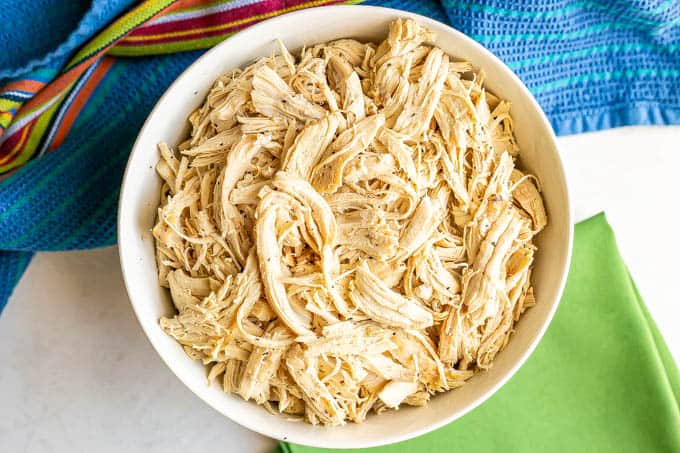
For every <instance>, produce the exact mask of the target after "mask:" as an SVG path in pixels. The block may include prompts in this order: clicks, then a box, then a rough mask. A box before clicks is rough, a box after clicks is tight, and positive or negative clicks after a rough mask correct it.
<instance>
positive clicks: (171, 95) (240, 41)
mask: <svg viewBox="0 0 680 453" xmlns="http://www.w3.org/2000/svg"><path fill="white" fill-rule="evenodd" d="M398 17H414V18H415V19H416V20H417V21H418V22H420V23H421V24H423V25H426V26H427V27H429V28H430V29H432V30H434V31H435V32H436V34H437V41H436V44H437V46H439V47H441V48H442V49H443V50H444V51H445V52H447V53H448V54H449V55H451V56H453V57H454V58H457V59H465V60H468V61H470V62H472V64H473V65H474V66H475V67H476V68H483V69H484V71H485V72H486V74H487V81H486V85H487V87H488V89H489V90H491V91H492V92H494V93H496V94H497V95H499V96H500V97H502V98H504V99H508V100H510V101H511V102H512V116H513V118H514V123H515V133H516V137H517V141H518V142H519V145H520V149H521V154H520V156H521V165H522V167H523V168H525V169H527V170H529V171H530V172H532V173H534V174H535V175H537V176H538V178H539V180H540V181H541V183H542V186H543V195H544V197H545V204H546V208H547V211H548V216H549V224H548V227H547V228H546V229H545V230H544V231H543V232H542V233H541V234H540V235H539V236H538V237H537V244H538V246H539V252H538V254H537V257H536V265H535V271H534V273H533V281H534V287H535V294H536V300H537V304H536V306H535V307H533V308H531V309H530V310H528V311H527V312H526V313H525V314H524V316H523V317H522V319H521V320H520V321H519V323H518V324H517V327H516V333H515V334H514V335H513V337H512V339H511V341H510V342H509V344H508V346H507V347H506V348H505V350H503V351H502V352H501V353H500V354H499V355H498V357H497V358H496V360H495V363H494V365H493V367H492V368H491V369H490V370H489V371H487V372H484V373H480V374H478V375H476V376H475V377H473V378H472V379H471V380H470V381H469V382H468V383H467V384H466V385H464V386H463V387H461V388H459V389H456V390H453V391H450V392H447V393H444V394H440V395H437V396H436V397H434V398H433V399H432V401H431V402H430V403H429V404H428V405H427V406H425V407H421V408H411V407H407V408H402V409H400V410H399V411H391V412H387V413H384V414H382V415H380V416H369V417H368V419H367V420H366V422H364V423H362V424H353V423H350V424H347V425H346V426H342V427H337V428H324V427H314V426H311V425H307V424H305V423H296V422H290V421H286V420H285V419H284V418H283V417H279V416H274V415H270V414H269V413H268V412H266V411H265V410H264V409H263V408H262V407H260V406H257V405H256V404H255V403H253V402H246V401H243V400H242V399H240V398H238V397H235V396H231V395H226V394H224V393H223V392H222V391H221V390H220V388H219V386H210V387H209V386H208V385H207V383H206V369H205V367H204V366H203V365H201V364H200V363H197V362H194V361H192V360H191V359H189V358H188V357H187V356H186V354H185V353H184V351H183V350H182V348H181V347H180V346H179V344H178V343H177V342H176V341H175V340H173V339H172V338H170V337H169V336H167V335H166V334H165V333H163V331H162V330H161V329H160V328H159V326H158V319H159V318H160V317H161V316H168V315H172V314H173V313H174V310H173V306H172V302H171V300H170V297H169V294H168V291H167V290H166V289H163V288H161V287H160V286H159V285H158V277H157V272H156V260H155V255H154V239H153V237H152V235H151V228H152V226H153V224H154V219H155V217H156V209H157V206H158V204H159V189H160V185H161V181H160V178H159V177H158V176H157V175H156V172H155V171H154V167H155V165H156V162H157V161H158V151H157V147H156V145H157V144H158V143H159V142H167V143H169V144H177V143H179V142H180V141H181V140H182V139H183V138H184V137H185V136H186V134H187V133H188V123H187V117H188V115H189V114H190V113H191V112H192V111H193V110H194V109H195V108H196V107H197V106H199V104H201V103H202V102H203V99H204V97H205V95H206V94H207V92H208V90H209V89H210V87H211V85H212V83H213V81H214V80H215V79H217V77H218V76H219V75H221V74H222V73H224V72H226V71H227V70H229V69H232V68H234V67H237V66H242V65H244V64H247V63H249V62H251V61H252V60H253V59H254V58H255V57H260V56H268V55H271V53H272V51H275V50H276V45H275V42H274V39H275V38H281V40H283V42H284V43H285V44H286V45H287V46H288V48H289V49H292V50H296V49H299V48H301V47H302V46H305V45H310V44H315V43H320V42H326V41H330V40H333V39H338V38H345V37H352V38H358V39H361V40H370V41H376V42H377V41H380V40H382V39H383V38H384V37H385V36H386V34H387V26H388V24H389V22H390V21H392V20H393V19H395V18H398ZM572 234H573V227H572V218H571V209H570V205H569V195H568V192H567V184H566V181H565V176H564V170H563V167H562V162H561V161H560V157H559V154H558V152H557V146H556V144H555V136H554V134H553V131H552V128H551V127H550V124H549V123H548V121H547V119H546V117H545V115H544V114H543V112H542V111H541V109H540V107H539V106H538V104H537V103H536V101H535V100H534V98H533V97H532V95H531V94H530V93H529V91H528V90H527V89H526V88H525V86H524V85H523V84H522V82H520V80H519V79H518V78H517V77H516V76H515V75H514V74H513V73H512V71H511V70H510V69H508V68H507V67H506V66H505V65H504V64H503V63H502V62H501V61H500V60H498V58H496V57H495V56H493V55H492V54H491V53H490V52H488V51H487V50H486V49H484V48H483V47H482V46H481V45H479V44H477V43H476V42H474V41H473V40H472V39H470V38H468V37H466V36H465V35H463V34H462V33H460V32H458V31H456V30H454V29H452V28H450V27H448V26H446V25H444V24H441V23H439V22H436V21H434V20H432V19H428V18H426V17H422V16H418V15H414V14H410V13H407V12H403V11H398V10H393V9H386V8H376V7H367V6H330V7H323V8H313V9H307V10H303V11H299V12H295V13H292V14H286V15H284V16H280V17H277V18H275V19H270V20H267V21H265V22H262V23H260V24H257V25H254V26H252V27H250V28H248V29H246V30H244V31H241V32H239V33H238V34H236V35H234V36H233V37H231V38H229V39H227V40H226V41H224V42H223V43H221V44H219V45H218V46H216V47H215V48H213V49H212V50H210V51H209V52H207V53H206V54H205V55H203V56H202V57H201V58H199V59H198V60H197V61H196V62H195V63H194V64H192V65H191V66H190V67H189V68H188V69H187V70H186V71H184V73H183V74H182V75H181V76H179V78H178V79H177V80H176V81H175V82H174V83H173V84H172V86H170V88H169V89H168V90H167V91H166V92H165V94H164V95H163V97H161V99H160V100H159V101H158V103H157V104H156V107H155V108H154V109H153V111H152V112H151V114H150V115H149V117H148V119H147V120H146V123H145V124H144V127H143V128H142V130H141V132H140V133H139V137H138V138H137V141H136V143H135V145H134V147H133V149H132V153H131V154H130V160H129V162H128V164H127V169H126V172H125V177H124V179H123V186H122V189H121V195H120V206H119V212H118V245H119V248H120V260H121V266H122V269H123V276H124V279H125V285H126V287H127V291H128V294H129V296H130V300H131V302H132V307H133V308H134V310H135V313H136V314H137V318H138V319H139V322H140V324H141V325H142V328H143V329H144V331H145V332H146V335H147V336H148V337H149V340H150V341H151V343H152V344H153V346H154V347H155V348H156V351H158V354H160V356H161V357H162V359H163V360H164V361H165V363H166V364H167V365H168V367H170V369H171V370H172V371H173V372H174V373H175V374H176V375H177V377H178V378H179V379H180V380H181V381H182V382H184V384H185V385H186V386H187V387H189V388H190V389H191V390H192V391H193V392H194V393H195V394H196V395H198V396H199V397H200V398H201V399H203V401H205V402H206V403H208V404H209V405H211V406H212V407H213V408H215V409H216V410H217V411H218V412H221V413H222V414H224V415H226V416H227V417H229V418H230V419H232V420H234V421H235V422H237V423H240V424H241V425H243V426H245V427H247V428H249V429H252V430H254V431H257V432H259V433H261V434H264V435H266V436H270V437H274V438H277V439H283V440H288V441H291V442H295V443H299V444H304V445H311V446H318V447H327V448H358V447H370V446H377V445H384V444H389V443H392V442H399V441H402V440H406V439H409V438H412V437H416V436H418V435H421V434H424V433H426V432H428V431H431V430H434V429H436V428H439V427H440V426H442V425H445V424H447V423H450V422H452V421H453V420H455V419H457V418H458V417H461V416H462V415H464V414H465V413H466V412H468V411H470V410H472V409H473V408H475V407H476V406H478V405H479V404H481V403H482V402H483V401H484V400H486V399H487V398H489V397H490V396H491V395H492V394H493V393H494V392H495V391H496V390H498V389H499V388H500V387H501V386H502V385H503V384H504V383H505V382H506V381H507V380H508V379H509V378H510V377H511V376H512V375H513V374H514V373H515V372H516V371H517V369H518V368H519V367H520V365H522V363H523V362H524V361H525V360H526V358H527V357H528V356H529V354H530V353H531V352H532V351H533V349H534V348H535V346H536V344H537V343H538V341H539V340H540V338H541V336H542V335H543V333H544V331H545V329H546V328H547V326H548V324H549V323H550V320H551V318H552V316H553V314H554V312H555V309H556V308H557V304H558V302H559V299H560V296H561V294H562V289H563V286H564V282H565V279H566V274H567V270H568V267H569V260H570V255H571V242H572Z"/></svg>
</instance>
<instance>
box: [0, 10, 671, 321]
mask: <svg viewBox="0 0 680 453" xmlns="http://www.w3.org/2000/svg"><path fill="white" fill-rule="evenodd" d="M331 3H337V2H334V1H305V0H231V1H224V0H222V1H208V0H176V1H173V0H146V1H142V2H140V3H135V2H133V1H132V0H94V1H93V2H90V1H85V0H74V1H69V2H58V1H57V0H25V1H22V2H14V1H11V0H0V10H1V11H3V22H4V23H5V24H11V26H6V27H2V29H0V42H2V43H3V51H2V52H0V174H1V175H2V176H1V177H2V178H4V179H3V180H2V181H0V309H1V307H2V306H4V304H5V303H6V301H7V299H8V297H9V295H10V294H11V291H12V289H13V288H14V286H15V285H16V282H17V281H18V279H19V278H20V276H21V274H22V273H23V271H24V269H25V268H26V266H27V265H28V263H29V261H30V259H31V257H32V255H33V253H34V252H35V251H40V250H69V249H82V248H91V247H100V246H105V245H111V244H114V243H115V240H116V238H115V216H116V203H117V198H118V188H119V184H120V180H121V175H122V171H123V168H124V165H125V162H126V159H127V155H128V152H129V149H130V146H131V144H132V142H133V140H134V138H135V136H136V133H137V131H138V130H139V127H140V126H141V124H142V122H143V120H144V118H145V117H146V115H147V114H148V112H149V111H150V109H151V107H152V106H153V105H154V103H155V102H156V100H157V99H158V97H159V96H160V95H161V93H162V92H163V91H164V89H165V88H166V87H167V86H168V85H169V84H170V83H171V82H172V80H173V79H174V78H175V77H176V76H177V75H178V74H179V73H180V72H181V71H182V70H183V69H184V68H185V67H186V66H187V65H189V64H190V63H191V62H192V61H193V60H195V59H196V57H197V56H198V55H200V53H201V51H202V49H205V48H208V47H210V46H212V45H214V44H216V43H218V42H219V41H221V40H223V39H224V38H225V37H226V36H228V35H229V34H231V33H233V32H235V31H238V30H239V29H242V28H244V27H247V26H249V25H250V24H253V23H255V22H257V21H260V20H263V19H266V18H268V17H272V16H275V15H278V14H282V13H285V12H289V11H293V10H297V9H301V8H307V7H313V6H321V5H325V4H331ZM346 3H358V2H357V1H351V2H346ZM364 3H365V4H372V5H383V6H389V7H394V8H400V9H405V10H409V11H413V12H417V13H420V14H423V15H427V16H430V17H433V18H435V19H437V20H440V21H443V22H447V23H449V24H451V25H452V26H454V27H455V28H458V29H459V30H461V31H463V32H465V33H467V34H468V35H470V36H471V37H473V38H474V39H476V40H478V41H479V42H481V43H482V44H483V45H485V46H486V47H488V48H489V49H491V50H492V51H493V52H494V53H496V54H497V55H498V56H499V57H501V59H503V60H504V61H505V62H506V63H507V64H508V65H509V66H510V67H511V68H512V69H513V70H515V71H516V72H517V74H518V75H519V76H520V77H521V78H522V79H523V80H524V82H525V83H526V84H527V85H528V86H529V88H530V89H531V90H532V91H533V93H534V94H535V95H536V97H537V99H538V100H539V102H540V104H541V105H542V106H543V108H544V109H545V111H546V112H547V114H548V116H549V118H550V119H551V121H552V124H553V126H554V128H555V130H556V131H557V133H559V134H570V133H578V132H584V131H590V130H597V129H603V128H608V127H615V126H622V125H627V124H671V123H672V124H677V123H680V3H679V2H677V1H675V0H621V1H619V2H615V3H614V4H611V2H609V1H605V0H545V1H542V2H536V1H531V0H455V1H454V0H444V1H442V2H436V1H434V0H426V1H413V0H370V1H367V2H364Z"/></svg>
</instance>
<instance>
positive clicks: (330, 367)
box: [153, 19, 548, 425]
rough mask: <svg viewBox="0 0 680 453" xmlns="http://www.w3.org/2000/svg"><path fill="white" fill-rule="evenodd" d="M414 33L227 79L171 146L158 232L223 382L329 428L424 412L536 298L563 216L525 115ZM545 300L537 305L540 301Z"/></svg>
mask: <svg viewBox="0 0 680 453" xmlns="http://www.w3.org/2000/svg"><path fill="white" fill-rule="evenodd" d="M434 39H435V36H434V34H433V33H432V32H431V31H430V30H428V29H426V28H424V27H422V26H421V25H419V24H418V23H417V22H416V21H414V20H412V19H399V20H395V21H393V22H392V23H391V24H390V26H389V33H388V36H387V38H386V39H385V40H384V41H383V42H381V43H379V44H377V45H376V44H373V43H363V42H359V41H356V40H353V39H340V40H337V41H333V42H330V43H326V44H318V45H314V46H311V47H307V48H305V49H303V50H302V51H301V52H300V53H299V54H298V55H293V54H291V53H290V52H288V50H287V49H286V48H285V47H284V46H283V44H282V43H281V42H279V46H280V49H281V54H280V55H277V56H272V57H268V58H262V59H260V60H258V61H256V62H255V63H253V64H251V65H250V66H248V67H246V68H244V69H237V70H233V71H230V72H229V73H227V74H225V75H223V76H221V77H220V78H219V79H218V80H217V81H216V82H215V84H214V86H213V87H212V89H211V91H210V92H209V94H208V96H207V98H206V100H205V102H204V104H203V105H202V106H201V107H200V108H198V109H197V110H196V111H195V112H193V113H192V114H191V116H190V117H189V122H190V124H191V126H192V128H191V133H190V136H189V137H188V139H187V140H186V141H185V142H183V143H181V144H179V145H178V146H177V147H176V148H171V147H169V146H168V145H166V144H164V143H161V144H159V151H160V159H159V162H158V164H157V167H156V169H157V172H158V174H159V175H160V177H161V179H162V189H161V203H160V206H159V208H158V217H157V220H156V225H155V226H154V229H153V234H154V237H155V240H156V257H157V265H158V274H159V282H160V284H161V285H162V286H164V287H166V288H168V290H169V294H170V297H171V299H172V301H173V303H174V307H175V309H176V313H175V314H174V315H173V316H168V317H163V318H161V319H160V321H159V324H160V327H161V328H162V329H163V330H164V331H165V332H166V333H167V334H168V335H170V336H171V337H173V338H174V339H175V340H177V342H178V343H179V344H180V345H181V346H182V347H183V348H184V350H185V351H186V353H187V355H188V356H189V357H191V358H192V359H194V360H200V361H201V362H202V363H203V364H204V365H205V366H206V367H207V371H206V376H207V380H208V384H212V383H213V382H219V383H221V385H222V387H223V390H224V392H225V393H232V394H235V395H238V396H240V397H242V398H243V399H245V400H253V401H254V402H255V403H257V404H260V405H263V406H264V407H265V408H266V409H267V410H269V411H270V412H274V413H280V414H285V416H286V417H289V418H290V417H294V418H296V419H303V420H305V421H306V422H308V423H312V424H323V425H343V424H345V423H347V422H355V423H360V422H362V421H364V420H365V419H366V417H367V416H368V414H369V413H370V412H374V413H376V414H380V413H382V412H383V411H387V410H394V409H398V408H399V407H401V406H403V405H411V406H422V405H425V404H427V402H428V401H429V400H430V398H431V397H432V396H433V395H434V394H436V393H439V392H444V391H448V390H451V389H454V388H457V387H460V386H461V385H464V383H465V381H466V380H468V379H469V378H470V377H472V376H473V375H474V374H475V373H476V372H481V371H483V370H485V369H488V368H489V367H490V366H492V364H493V360H494V358H495V356H496V354H498V353H499V352H500V351H501V350H502V349H503V348H504V347H505V345H506V344H507V342H508V341H509V339H510V336H511V334H512V332H513V329H514V323H515V322H517V321H518V320H519V319H520V317H521V315H522V313H523V312H524V311H525V310H526V309H528V308H529V307H531V306H533V305H534V304H535V303H536V302H537V297H536V295H535V294H534V289H533V287H532V284H531V273H532V266H533V262H534V257H535V254H536V250H537V249H536V246H535V245H534V243H533V238H534V236H535V235H536V234H538V233H539V232H540V231H541V230H542V229H543V228H545V227H546V225H547V222H548V217H547V214H546V209H545V207H544V205H543V200H542V197H541V192H540V185H539V182H538V180H537V178H536V177H535V176H533V175H531V174H530V173H526V172H523V171H521V170H520V169H518V168H516V166H517V165H518V164H519V162H518V159H519V158H520V154H521V153H520V151H521V150H520V148H519V146H518V145H517V143H516V142H515V138H514V135H513V122H512V117H511V106H510V104H509V103H508V102H506V101H504V100H502V99H500V98H499V97H497V96H496V95H493V94H491V93H489V92H487V91H486V89H485V87H484V74H483V72H482V71H477V72H475V70H474V68H473V66H472V65H471V64H469V63H467V62H461V61H454V60H453V59H452V58H451V57H449V56H448V55H446V54H445V53H444V52H443V51H442V50H441V49H439V48H437V47H435V46H433V44H432V43H433V41H434ZM539 299H540V298H539Z"/></svg>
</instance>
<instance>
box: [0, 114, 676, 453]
mask: <svg viewBox="0 0 680 453" xmlns="http://www.w3.org/2000/svg"><path fill="white" fill-rule="evenodd" d="M559 142H560V148H561V152H562V155H563V157H564V160H565V164H566V167H567V172H568V178H569V184H570V186H571V189H572V195H573V203H574V207H575V214H576V219H577V220H581V219H584V218H587V217H589V216H591V215H593V214H596V213H598V212H600V211H603V210H604V211H605V212H606V213H607V217H608V219H609V222H610V223H611V225H612V226H613V228H614V231H615V232H616V235H617V238H618V243H619V247H620V249H621V253H622V254H623V257H624V259H625V260H626V263H627V264H628V266H629V268H630V270H631V273H632V275H633V277H634V279H635V281H636V282H637V284H638V287H639V290H640V292H641V294H642V296H643V298H644V300H645V302H646V303H647V306H648V307H649V310H650V312H651V313H652V316H653V317H654V319H655V320H656V322H657V324H658V326H659V329H660V330H661V332H662V334H663V335H664V336H665V338H666V342H667V344H668V346H669V347H670V349H671V351H672V353H673V355H674V356H675V359H676V361H680V296H679V295H678V290H677V286H676V285H677V281H678V279H680V276H679V275H678V271H679V270H680V266H679V265H678V257H680V240H678V237H677V231H678V228H679V226H680V214H679V212H678V211H679V210H678V208H677V206H678V205H679V201H678V198H679V197H678V195H679V194H680V190H679V189H678V183H679V182H680V172H679V171H678V170H679V169H680V127H666V128H655V127H634V128H623V129H616V130H610V131H605V132H598V133H592V134H585V135H579V136H573V137H565V138H561V139H560V140H559ZM0 363H1V364H2V365H1V367H0V450H2V451H7V452H20V451H22V452H62V451H63V452H81V451H82V452H89V451H97V452H109V451H110V452H121V451H123V452H150V453H151V452H166V451H192V452H203V451H247V452H255V453H256V452H267V451H270V450H271V448H272V447H273V445H274V442H273V441H272V440H270V439H266V438H264V437H262V436H259V435H257V434H254V433H252V432H250V431H248V430H246V429H244V428H241V427H240V426H238V425H237V424H235V423H233V422H231V421H229V420H227V419H226V418H224V417H222V416H220V415H219V414H218V413H217V412H215V411H213V410H212V409H210V408H209V407H208V406H207V405H205V404H204V403H203V402H201V401H200V400H199V399H198V398H197V397H195V396H193V394H191V392H190V391H189V390H188V389H186V388H185V387H184V386H183V385H182V384H181V383H180V382H179V380H177V379H176V378H175V376H174V375H173V374H172V373H171V372H170V370H168V369H167V368H166V367H165V365H164V364H163V363H162V362H161V360H160V359H159V357H158V356H157V355H156V353H155V352H154V350H153V349H152V348H151V345H150V344H149V342H148V341H147V340H146V338H145V337H144V334H143V333H142V330H141V328H140V327H139V326H138V324H137V322H136V320H135V317H134V314H133V312H132V309H131V308H130V305H129V303H128V299H127V295H126V293H125V289H124V287H123V280H122V278H121V274H120V270H119V267H118V255H117V249H116V248H114V247H111V248H107V249H100V250H92V251H83V252H60V253H40V254H38V255H37V256H36V257H35V258H34V259H33V262H32V263H31V265H30V267H29V268H28V271H27V272H26V274H25V275H24V277H23V278H22V280H21V282H20V284H19V286H18V287H17V289H16V291H15V293H14V295H13V297H12V298H11V299H10V301H9V304H8V306H7V307H6V308H5V311H4V312H3V313H2V315H1V316H0Z"/></svg>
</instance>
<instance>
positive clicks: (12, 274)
mask: <svg viewBox="0 0 680 453" xmlns="http://www.w3.org/2000/svg"><path fill="white" fill-rule="evenodd" d="M33 255H34V253H33V252H15V251H6V250H0V313H1V312H2V310H3V308H5V305H7V301H8V300H9V298H10V296H11V295H12V293H13V292H14V289H15V288H16V286H17V283H19V280H20V279H21V276H22V275H24V272H25V271H26V268H28V265H29V263H30V262H31V259H32V258H33Z"/></svg>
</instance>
